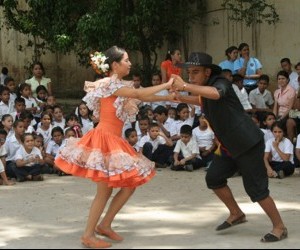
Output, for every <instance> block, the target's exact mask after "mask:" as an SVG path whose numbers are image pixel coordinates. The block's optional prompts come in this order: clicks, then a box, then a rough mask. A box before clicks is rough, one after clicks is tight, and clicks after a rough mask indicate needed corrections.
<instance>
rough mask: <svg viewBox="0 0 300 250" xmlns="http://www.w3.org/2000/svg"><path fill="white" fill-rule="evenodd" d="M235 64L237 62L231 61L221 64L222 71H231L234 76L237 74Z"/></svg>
mask: <svg viewBox="0 0 300 250" xmlns="http://www.w3.org/2000/svg"><path fill="white" fill-rule="evenodd" d="M234 62H235V61H229V60H225V61H222V62H220V63H219V66H220V67H221V69H230V70H231V72H232V74H236V73H237V72H236V70H234Z"/></svg>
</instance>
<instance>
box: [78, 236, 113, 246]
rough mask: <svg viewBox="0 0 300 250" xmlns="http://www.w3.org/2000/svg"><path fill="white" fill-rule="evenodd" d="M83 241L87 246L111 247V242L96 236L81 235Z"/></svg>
mask: <svg viewBox="0 0 300 250" xmlns="http://www.w3.org/2000/svg"><path fill="white" fill-rule="evenodd" d="M81 243H82V245H84V246H85V247H88V248H108V247H111V243H109V242H106V241H104V240H100V239H95V238H87V237H83V236H82V237H81Z"/></svg>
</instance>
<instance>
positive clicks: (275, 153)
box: [264, 121, 295, 179]
mask: <svg viewBox="0 0 300 250" xmlns="http://www.w3.org/2000/svg"><path fill="white" fill-rule="evenodd" d="M284 129H285V127H284V124H283V122H280V121H276V122H274V123H273V125H272V127H271V130H272V132H273V135H274V138H271V139H269V140H268V141H267V143H266V148H265V156H264V161H265V165H266V168H267V172H268V176H269V177H278V178H280V179H282V178H284V177H285V176H289V175H292V174H293V173H294V170H295V166H294V146H293V144H292V143H291V141H290V140H289V139H288V138H286V137H284ZM270 159H271V160H270Z"/></svg>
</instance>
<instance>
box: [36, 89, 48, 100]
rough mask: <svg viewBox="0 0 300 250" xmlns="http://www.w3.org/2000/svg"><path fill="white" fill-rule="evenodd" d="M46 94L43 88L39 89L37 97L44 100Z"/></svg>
mask: <svg viewBox="0 0 300 250" xmlns="http://www.w3.org/2000/svg"><path fill="white" fill-rule="evenodd" d="M46 96H47V92H46V91H45V90H40V91H39V93H38V98H39V99H40V100H45V99H46Z"/></svg>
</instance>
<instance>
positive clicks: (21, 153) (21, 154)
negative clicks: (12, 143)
mask: <svg viewBox="0 0 300 250" xmlns="http://www.w3.org/2000/svg"><path fill="white" fill-rule="evenodd" d="M36 156H38V157H39V158H40V159H43V156H42V153H41V150H39V149H38V148H37V147H33V149H32V150H31V152H30V153H27V152H26V150H25V148H24V146H23V145H22V146H21V147H20V148H19V149H18V151H17V153H16V158H15V160H25V161H26V160H29V159H32V158H35V157H36ZM33 165H34V162H31V163H28V164H26V166H27V167H30V166H33Z"/></svg>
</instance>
